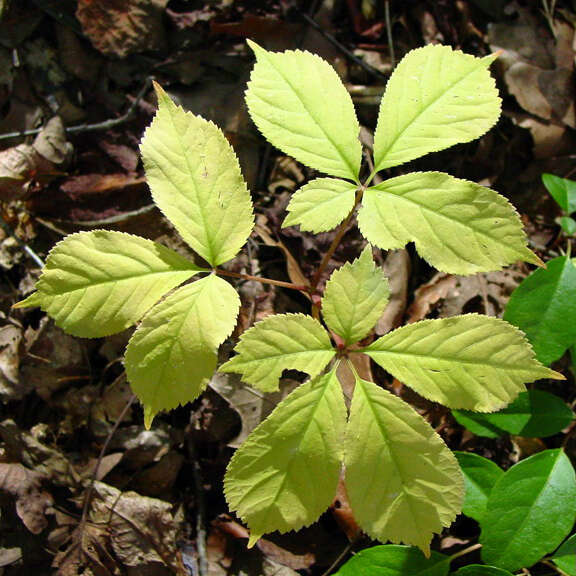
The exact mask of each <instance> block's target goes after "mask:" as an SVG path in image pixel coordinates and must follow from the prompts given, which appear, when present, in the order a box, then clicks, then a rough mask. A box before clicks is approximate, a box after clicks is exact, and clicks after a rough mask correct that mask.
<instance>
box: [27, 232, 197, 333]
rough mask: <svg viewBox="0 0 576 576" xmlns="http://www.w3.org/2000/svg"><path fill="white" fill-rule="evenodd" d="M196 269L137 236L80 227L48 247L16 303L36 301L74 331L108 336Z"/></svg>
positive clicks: (121, 328) (165, 249)
mask: <svg viewBox="0 0 576 576" xmlns="http://www.w3.org/2000/svg"><path fill="white" fill-rule="evenodd" d="M201 270H202V268H198V267H197V266H196V265H195V264H194V263H193V262H189V261H188V260H186V259H185V258H183V257H182V256H180V255H179V254H177V253H176V252H173V251H172V250H169V249H168V248H165V247H164V246H161V245H160V244H156V243H155V242H152V241H150V240H145V239H144V238H139V237H138V236H132V235H130V234H124V233H122V232H112V231H107V230H95V231H93V232H80V233H78V234H71V235H69V236H67V237H66V238H65V239H64V240H62V242H59V243H58V244H56V246H54V248H52V250H51V251H50V255H49V256H48V259H47V261H46V267H45V268H44V269H43V271H42V276H41V277H40V279H39V280H38V282H37V284H36V290H37V291H36V292H35V293H34V294H32V295H31V296H29V297H28V298H27V299H26V300H24V301H23V302H20V303H19V304H17V305H16V307H17V308H24V307H27V306H40V307H41V308H42V310H44V311H45V312H47V313H48V314H49V315H50V316H51V317H52V318H53V319H54V321H55V322H56V324H57V325H58V326H60V327H61V328H62V329H63V330H66V332H68V333H70V334H73V335H74V336H80V337H85V338H96V337H101V336H108V335H109V334H114V333H116V332H121V331H122V330H125V329H126V328H128V327H129V326H131V325H132V324H134V323H135V322H137V321H138V320H140V319H141V318H142V316H144V314H145V313H146V311H147V310H148V309H149V308H150V307H151V306H152V305H154V304H155V303H156V302H157V301H158V300H159V299H160V298H161V297H162V296H163V295H164V294H166V293H167V292H169V291H170V290H172V289H173V288H175V287H176V286H178V285H179V284H182V282H184V281H185V280H188V278H191V277H192V276H193V275H194V274H196V273H197V272H199V271H201Z"/></svg>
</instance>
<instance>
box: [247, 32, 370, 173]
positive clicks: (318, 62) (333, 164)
mask: <svg viewBox="0 0 576 576" xmlns="http://www.w3.org/2000/svg"><path fill="white" fill-rule="evenodd" d="M248 44H249V45H250V47H251V48H252V50H254V54H255V55H256V64H255V65H254V69H253V70H252V75H251V76H250V82H249V83H248V90H247V91H246V103H247V104H248V111H249V112H250V116H252V119H253V120H254V123H255V124H256V126H258V129H259V130H260V132H262V134H263V135H264V136H265V137H266V139H267V140H268V141H269V142H271V143H272V144H274V146H276V147H277V148H279V149H280V150H282V151H283V152H285V153H286V154H289V155H290V156H293V157H294V158H296V160H299V161H300V162H302V163H303V164H306V165H307V166H310V167H311V168H315V169H316V170H320V171H321V172H324V173H326V174H330V175H331V176H340V177H342V178H349V179H351V180H354V181H356V180H357V179H358V173H359V171H360V162H361V160H362V146H361V144H360V140H359V139H358V135H359V133H360V125H359V124H358V120H357V118H356V112H355V111H354V104H353V103H352V98H350V95H349V94H348V91H347V90H346V88H345V87H344V84H342V81H341V80H340V78H339V77H338V74H337V73H336V71H335V70H334V68H332V66H330V64H328V62H326V61H325V60H322V58H320V57H319V56H316V55H315V54H311V53H310V52H302V51H300V50H286V51H284V52H268V51H267V50H264V48H261V47H260V46H258V44H255V43H254V42H251V41H248Z"/></svg>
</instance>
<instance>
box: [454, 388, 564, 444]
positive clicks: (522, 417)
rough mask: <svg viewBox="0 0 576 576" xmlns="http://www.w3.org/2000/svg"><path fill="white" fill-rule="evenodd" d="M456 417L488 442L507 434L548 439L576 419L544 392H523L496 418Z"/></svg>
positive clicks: (457, 414) (466, 414) (459, 414)
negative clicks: (489, 439) (487, 439)
mask: <svg viewBox="0 0 576 576" xmlns="http://www.w3.org/2000/svg"><path fill="white" fill-rule="evenodd" d="M453 414H454V417H455V418H456V420H457V421H458V422H459V423H460V424H461V425H462V426H464V427H466V428H468V430H470V432H472V433H473V434H476V436H484V437H486V438H498V437H499V436H504V435H505V434H506V433H508V434H514V435H515V436H524V437H525V438H546V437H547V436H553V435H554V434H558V432H560V431H561V430H563V429H564V428H566V426H568V425H569V424H570V422H572V420H573V418H574V414H573V412H572V410H570V408H569V407H568V406H567V405H566V403H565V402H564V401H563V400H561V399H560V398H558V396H554V394H550V393H548V392H544V391H542V390H527V391H526V392H521V393H520V394H519V395H518V397H517V398H516V400H514V402H512V404H510V405H508V406H507V407H506V408H504V409H503V410H500V411H499V412H494V413H493V414H476V413H474V412H459V411H456V410H455V411H454V412H453Z"/></svg>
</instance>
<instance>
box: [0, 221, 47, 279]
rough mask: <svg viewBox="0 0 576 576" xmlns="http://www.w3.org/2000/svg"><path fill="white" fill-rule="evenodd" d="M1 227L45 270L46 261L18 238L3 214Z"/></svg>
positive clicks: (0, 222)
mask: <svg viewBox="0 0 576 576" xmlns="http://www.w3.org/2000/svg"><path fill="white" fill-rule="evenodd" d="M0 227H1V228H2V230H4V232H6V234H8V236H11V237H12V238H14V240H16V242H17V243H18V246H20V248H22V250H24V252H26V254H28V256H30V258H32V260H34V262H36V264H38V266H39V267H40V268H44V260H42V258H40V256H38V254H36V252H34V250H32V248H30V246H28V244H26V242H24V240H22V239H21V238H19V237H18V236H16V232H14V230H12V227H11V226H10V225H9V224H8V222H6V220H4V217H3V216H2V215H1V214H0Z"/></svg>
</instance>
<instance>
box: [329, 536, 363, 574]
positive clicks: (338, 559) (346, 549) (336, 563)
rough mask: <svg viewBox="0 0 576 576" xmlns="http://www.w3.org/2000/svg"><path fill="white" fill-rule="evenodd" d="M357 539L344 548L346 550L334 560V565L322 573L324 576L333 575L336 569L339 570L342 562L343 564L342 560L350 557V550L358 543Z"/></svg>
mask: <svg viewBox="0 0 576 576" xmlns="http://www.w3.org/2000/svg"><path fill="white" fill-rule="evenodd" d="M356 540H357V538H354V539H353V540H350V542H348V544H347V545H346V548H344V550H342V552H340V554H338V556H337V557H336V560H334V562H332V564H330V567H329V568H328V569H327V570H326V571H325V572H322V576H330V574H332V572H333V571H334V570H336V568H338V566H339V565H340V562H342V560H344V558H345V557H346V556H348V554H349V553H350V550H352V546H354V544H355V543H356Z"/></svg>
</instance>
